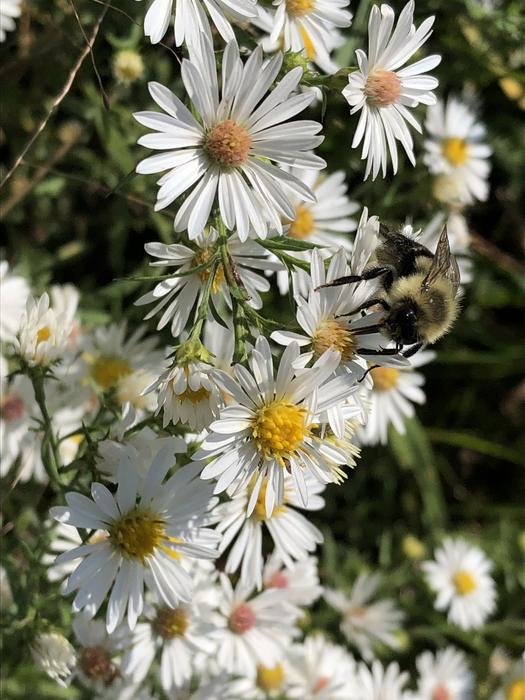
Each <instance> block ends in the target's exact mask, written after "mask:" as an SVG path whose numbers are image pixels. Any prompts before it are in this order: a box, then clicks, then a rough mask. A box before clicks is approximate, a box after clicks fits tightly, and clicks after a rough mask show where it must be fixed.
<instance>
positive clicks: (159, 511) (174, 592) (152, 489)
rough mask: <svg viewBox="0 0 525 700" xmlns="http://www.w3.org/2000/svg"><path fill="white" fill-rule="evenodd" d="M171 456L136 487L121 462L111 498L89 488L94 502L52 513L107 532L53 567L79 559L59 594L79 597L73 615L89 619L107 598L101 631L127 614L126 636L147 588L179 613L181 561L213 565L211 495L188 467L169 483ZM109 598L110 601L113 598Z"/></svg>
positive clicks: (77, 498)
mask: <svg viewBox="0 0 525 700" xmlns="http://www.w3.org/2000/svg"><path fill="white" fill-rule="evenodd" d="M173 462H174V456H173V454H172V453H171V451H170V450H169V449H166V448H165V449H163V450H161V451H160V452H159V453H158V455H157V456H156V457H155V459H154V460H153V462H152V465H151V468H150V470H149V472H148V475H147V477H146V478H145V479H144V481H143V482H142V483H141V482H140V481H139V476H138V471H137V470H136V469H135V468H134V466H133V464H132V463H131V462H129V461H128V460H127V459H124V460H123V461H122V462H121V464H120V466H119V471H118V477H117V484H118V487H117V491H116V494H115V495H113V494H112V493H110V491H109V490H108V489H107V488H106V487H105V486H104V485H103V484H99V483H93V484H92V485H91V494H92V500H91V499H89V498H86V497H85V496H82V495H80V494H77V493H68V494H67V495H66V502H67V504H68V505H67V506H65V507H62V506H59V507H55V508H52V509H51V515H52V516H53V517H54V518H55V520H58V521H59V522H61V523H66V524H69V525H74V526H75V527H77V528H85V529H86V528H88V529H91V528H93V529H97V530H104V531H106V532H107V533H108V537H107V538H106V539H104V540H102V541H100V542H96V543H94V544H85V545H81V546H80V547H75V548H74V549H72V550H70V551H69V552H65V553H63V554H61V555H60V556H59V557H57V560H56V562H57V564H60V563H64V562H67V561H69V560H70V559H76V558H82V562H81V563H80V564H79V565H78V567H77V568H76V569H75V571H74V572H73V573H72V574H71V575H70V577H69V579H68V581H67V584H66V587H65V591H64V593H65V594H66V595H67V594H69V593H71V592H72V591H75V590H76V591H77V594H76V596H75V599H74V601H73V610H74V612H78V611H79V610H82V609H84V611H85V614H86V615H87V616H88V617H93V616H94V615H95V613H96V612H97V610H98V609H99V607H100V606H101V604H102V602H103V601H104V600H105V599H106V597H107V596H108V594H109V600H108V606H107V613H106V626H107V628H108V631H109V632H112V631H113V630H115V629H116V627H117V625H119V624H120V622H121V621H122V619H123V617H124V614H125V612H126V610H127V620H128V624H129V626H130V628H131V629H133V628H134V627H135V624H136V622H137V618H138V616H139V615H140V614H141V612H142V609H143V605H144V586H145V585H146V586H147V587H148V588H150V589H152V590H153V592H154V593H155V594H156V596H157V598H158V600H159V602H161V603H162V604H164V605H167V606H168V607H170V608H176V607H177V606H178V605H179V604H180V603H181V601H182V602H187V601H189V600H190V598H191V589H192V585H191V578H190V576H189V575H188V573H187V571H186V570H185V568H184V566H183V563H184V560H185V558H186V557H189V558H197V559H213V558H214V557H215V556H216V552H215V549H214V547H215V546H216V544H217V539H218V538H217V536H216V535H215V533H214V532H213V531H212V530H210V529H208V527H207V526H208V525H209V524H211V523H212V522H213V517H212V516H211V514H210V508H212V507H213V505H215V502H214V500H213V499H210V489H209V488H208V487H207V485H206V484H204V483H202V482H201V481H199V480H198V479H197V478H196V474H195V469H194V467H193V466H192V465H188V466H187V467H183V468H182V469H179V470H178V471H177V472H176V473H175V474H174V475H173V476H172V477H170V478H169V479H168V480H167V481H164V479H165V477H166V474H167V473H168V470H169V469H170V467H171V466H172V465H173ZM110 590H111V593H110Z"/></svg>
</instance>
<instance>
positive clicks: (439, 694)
mask: <svg viewBox="0 0 525 700" xmlns="http://www.w3.org/2000/svg"><path fill="white" fill-rule="evenodd" d="M432 700H451V695H450V691H449V690H448V688H446V686H444V685H443V684H442V683H439V685H436V687H435V688H434V690H433V691H432Z"/></svg>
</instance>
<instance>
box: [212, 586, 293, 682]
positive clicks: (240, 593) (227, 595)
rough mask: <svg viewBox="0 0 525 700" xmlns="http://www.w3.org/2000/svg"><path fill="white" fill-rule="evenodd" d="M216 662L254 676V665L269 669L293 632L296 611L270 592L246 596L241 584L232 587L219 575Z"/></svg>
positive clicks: (215, 619)
mask: <svg viewBox="0 0 525 700" xmlns="http://www.w3.org/2000/svg"><path fill="white" fill-rule="evenodd" d="M220 584H221V600H220V605H219V611H218V613H216V614H215V615H214V616H213V618H212V621H213V622H214V623H215V624H216V626H217V627H218V630H217V653H216V659H215V660H216V662H217V664H218V666H219V668H221V669H223V670H224V671H226V672H227V673H232V674H238V675H241V676H247V677H248V678H255V677H256V675H257V666H258V665H262V666H265V667H267V668H272V667H273V666H275V664H278V663H280V662H281V660H282V659H283V657H284V654H285V648H286V645H287V644H289V642H290V640H291V638H292V637H293V636H294V635H295V634H296V633H297V628H296V627H295V622H296V620H297V618H298V616H299V610H298V609H297V608H295V607H294V606H292V605H290V604H289V603H287V602H285V601H283V599H282V597H281V596H279V594H277V595H276V594H275V593H274V592H273V591H263V592H262V593H259V595H256V596H254V597H250V591H249V590H248V589H246V588H245V587H244V586H243V585H242V584H238V585H237V586H236V588H235V589H234V588H233V587H232V585H231V583H230V581H229V579H228V578H227V576H225V575H221V578H220Z"/></svg>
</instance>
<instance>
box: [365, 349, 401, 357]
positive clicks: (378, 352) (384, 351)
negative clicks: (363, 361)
mask: <svg viewBox="0 0 525 700" xmlns="http://www.w3.org/2000/svg"><path fill="white" fill-rule="evenodd" d="M398 352H399V349H398V348H380V349H379V350H373V349H372V348H357V350H356V354H357V355H379V356H381V355H397V353H398Z"/></svg>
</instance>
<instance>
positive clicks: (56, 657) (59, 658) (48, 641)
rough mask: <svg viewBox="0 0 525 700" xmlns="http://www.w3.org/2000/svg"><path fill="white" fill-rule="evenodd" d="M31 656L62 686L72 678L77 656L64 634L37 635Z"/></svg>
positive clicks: (42, 669)
mask: <svg viewBox="0 0 525 700" xmlns="http://www.w3.org/2000/svg"><path fill="white" fill-rule="evenodd" d="M31 656H32V657H33V661H34V662H35V664H36V665H37V666H38V668H39V669H40V670H41V671H43V672H44V673H47V675H48V676H49V677H50V678H52V679H53V680H54V681H56V682H57V683H58V684H59V685H61V686H64V687H65V686H67V684H68V682H69V681H70V680H71V677H72V672H73V669H74V668H75V665H76V662H77V657H76V654H75V650H74V649H73V647H72V646H71V644H70V643H69V642H68V641H67V639H66V638H65V637H64V635H63V634H59V633H58V632H48V633H43V634H39V635H38V636H37V637H35V639H34V641H33V643H32V645H31Z"/></svg>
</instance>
